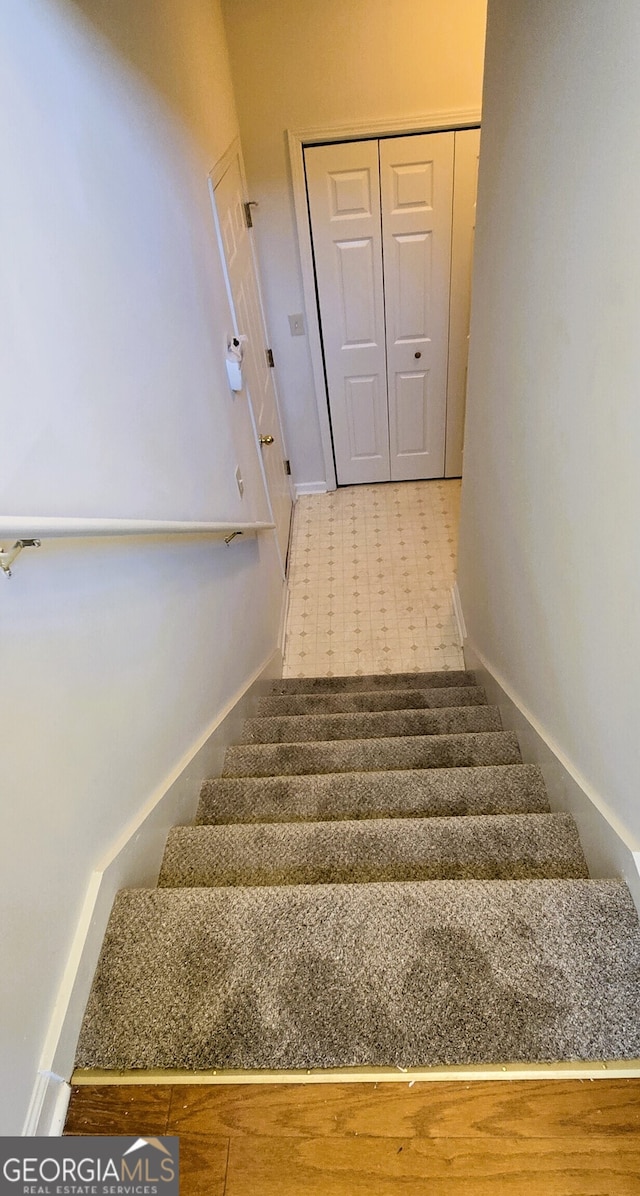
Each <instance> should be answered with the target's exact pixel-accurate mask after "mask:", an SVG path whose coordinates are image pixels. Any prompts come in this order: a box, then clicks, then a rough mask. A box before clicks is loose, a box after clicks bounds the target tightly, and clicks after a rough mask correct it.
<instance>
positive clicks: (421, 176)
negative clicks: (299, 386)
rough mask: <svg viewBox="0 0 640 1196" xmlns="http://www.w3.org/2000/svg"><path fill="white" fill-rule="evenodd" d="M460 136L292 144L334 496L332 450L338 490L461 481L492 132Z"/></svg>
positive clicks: (295, 138)
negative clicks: (480, 177)
mask: <svg viewBox="0 0 640 1196" xmlns="http://www.w3.org/2000/svg"><path fill="white" fill-rule="evenodd" d="M451 115H452V116H453V115H454V114H451ZM469 115H470V114H466V113H465V114H462V113H461V114H459V116H460V118H461V119H460V121H459V122H456V123H460V124H462V123H463V120H464V118H466V117H468V116H469ZM478 118H479V114H477V116H476V120H478ZM444 119H445V118H444V116H443V121H444ZM425 123H428V118H425ZM453 123H454V121H453V120H452V121H451V124H453ZM465 123H466V122H465ZM451 124H450V125H449V128H448V129H447V130H446V131H443V132H440V131H436V129H437V126H436V129H434V132H432V133H429V134H413V133H412V134H411V135H409V136H392V135H388V136H384V137H383V136H382V134H383V132H384V130H382V129H380V130H379V135H378V136H377V137H372V138H370V139H369V138H367V139H364V138H363V139H362V140H355V139H352V140H350V141H348V142H345V141H343V142H341V143H340V142H337V141H335V142H331V143H328V142H325V143H323V144H315V145H311V144H308V143H307V144H305V140H304V134H303V133H299V134H294V133H290V134H289V145H290V153H291V162H292V171H293V179H294V194H295V198H296V214H297V223H298V232H299V236H300V249H301V259H302V266H303V278H304V285H305V296H306V298H307V303H308V305H310V301H311V300H315V298H316V296H315V293H314V287H315V283H316V282H317V285H318V294H319V296H320V320H321V322H322V337H323V339H322V341H321V340H320V328H319V326H317V327H318V336H317V340H316V338H315V335H314V334H315V327H314V325H315V318H314V317H315V316H316V312H315V311H313V313H312V312H311V311H310V310H309V306H308V320H309V325H310V332H311V334H312V335H311V352H312V360H313V366H314V377H315V379H316V390H317V394H318V405H319V416H320V424H321V429H322V435H323V446H324V452H325V460H326V462H327V475H328V478H329V487H330V488H331V485H332V482H331V476H332V474H333V460H331V459H330V455H331V457H332V456H333V452H334V450H335V461H336V465H337V482H338V484H350V483H352V482H368V481H375V480H385V479H387V480H389V479H405V480H408V479H418V478H428V477H443V476H444V477H456V476H460V474H461V472H462V437H463V425H464V398H465V390H466V360H467V348H468V327H469V308H470V290H471V262H472V251H473V232H474V226H475V199H476V178H477V163H478V153H479V137H480V133H479V129H478V128H477V127H474V128H469V127H465V128H461V129H454V130H451ZM440 127H442V126H441V125H440ZM375 131H376V132H378V130H375ZM336 132H337V130H336ZM341 132H342V130H341ZM346 132H347V131H346V130H345V131H344V133H343V136H344V135H345V134H346ZM314 140H317V141H319V136H318V131H314ZM305 167H306V175H305ZM307 186H308V188H309V191H308V197H307V190H306V188H307ZM434 201H435V202H434ZM307 203H308V209H307ZM332 205H333V210H332ZM336 217H337V219H336ZM332 224H333V227H332ZM312 235H313V250H312V240H311V237H312ZM313 251H315V253H314V252H313ZM314 258H315V260H314ZM314 267H315V273H314ZM331 287H333V292H331ZM323 290H324V304H323ZM314 306H315V305H314ZM323 306H324V311H323ZM329 349H331V351H332V352H331V354H330V353H329V352H328V350H329ZM325 367H326V381H327V383H328V386H327V387H326V389H325V374H324V371H325ZM332 383H333V387H332ZM332 389H333V394H332ZM327 390H328V392H329V404H328V406H325V407H324V412H323V409H322V408H323V403H322V401H321V397H320V396H321V394H322V392H324V395H323V397H324V399H325V403H326V397H325V396H326V393H327ZM329 409H330V410H331V424H330V423H329V415H328V411H329Z"/></svg>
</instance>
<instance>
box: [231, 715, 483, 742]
mask: <svg viewBox="0 0 640 1196" xmlns="http://www.w3.org/2000/svg"><path fill="white" fill-rule="evenodd" d="M501 730H502V722H501V721H500V713H499V711H498V709H497V707H496V706H453V707H448V706H447V707H445V709H439V710H376V711H373V712H372V713H366V714H365V713H363V712H358V713H357V714H292V715H284V716H283V717H280V718H248V719H247V720H246V722H245V725H244V728H243V732H242V735H241V738H240V742H241V743H307V742H313V741H318V740H324V741H329V740H331V741H332V742H334V743H335V742H336V740H339V739H382V738H391V737H393V738H395V737H396V736H407V735H464V734H468V732H470V731H501Z"/></svg>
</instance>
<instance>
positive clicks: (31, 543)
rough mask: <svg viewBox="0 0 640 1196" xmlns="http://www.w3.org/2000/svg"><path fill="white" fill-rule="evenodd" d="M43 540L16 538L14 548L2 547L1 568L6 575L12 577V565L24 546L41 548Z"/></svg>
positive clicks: (0, 555) (0, 549)
mask: <svg viewBox="0 0 640 1196" xmlns="http://www.w3.org/2000/svg"><path fill="white" fill-rule="evenodd" d="M41 543H42V541H41V540H16V542H15V544H14V546H13V548H0V569H2V572H3V573H4V575H5V577H12V576H13V575H12V572H11V566H12V564H13V562H14V561H15V559H16V557H19V556H20V553H21V552H22V549H23V548H39V547H40V544H41Z"/></svg>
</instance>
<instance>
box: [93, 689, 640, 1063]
mask: <svg viewBox="0 0 640 1196" xmlns="http://www.w3.org/2000/svg"><path fill="white" fill-rule="evenodd" d="M269 688H270V693H269V694H268V695H266V696H265V697H264V698H263V699H262V700H261V701H260V703H259V704H258V714H257V715H256V717H255V718H253V719H251V720H249V721H248V723H247V725H246V726H245V730H244V733H243V736H242V738H243V740H244V742H242V743H240V744H236V745H234V746H233V747H230V748H229V749H228V750H227V753H226V756H225V761H224V770H223V774H224V775H223V777H222V778H216V779H212V780H210V781H207V782H205V783H204V785H203V787H202V792H201V799H200V806H199V809H198V815H197V824H196V826H194V827H177V828H175V829H174V830H173V831H172V832H171V833H170V835H169V839H168V842H167V848H166V852H165V857H164V860H163V864H162V871H161V876H160V881H159V886H158V887H157V888H156V889H151V890H145V889H139V890H125V891H124V892H122V893H120V894H119V895H118V898H117V899H116V902H115V905H114V909H113V912H112V916H111V919H110V922H109V926H108V929H107V934H106V937H105V942H104V946H103V950H102V953H101V956H100V961H99V964H98V968H97V971H96V976H95V979H94V983H93V987H92V990H91V995H90V998H89V1002H88V1006H87V1010H86V1014H85V1019H84V1023H83V1027H82V1032H81V1036H80V1042H79V1046H78V1056H77V1065H78V1066H79V1067H81V1068H82V1067H101V1068H118V1069H120V1068H123V1069H132V1068H180V1069H198V1068H247V1069H250V1068H269V1069H278V1068H311V1067H345V1066H351V1065H362V1066H364V1065H391V1066H393V1065H398V1066H401V1067H411V1066H421V1065H422V1066H429V1065H438V1064H447V1063H458V1064H471V1063H507V1062H510V1061H521V1062H523V1061H532V1062H533V1061H547V1060H548V1061H554V1060H570V1059H588V1060H599V1059H620V1058H632V1057H635V1056H637V1055H639V1054H640V927H639V925H638V918H637V915H636V911H635V909H634V906H633V903H632V901H631V897H630V894H629V892H628V890H627V888H626V886H625V885H624V884H623V883H622V882H621V881H618V880H606V881H602V880H589V879H588V874H587V868H586V863H585V860H584V856H583V853H582V849H581V847H580V844H579V840H578V837H577V832H576V828H575V825H574V823H573V821H572V819H571V818H570V817H569V816H567V815H564V814H552V813H551V812H550V811H549V802H548V798H547V794H546V790H545V786H544V781H543V777H542V774H541V772H540V769H538V768H536V767H535V766H533V765H529V764H523V763H522V762H521V756H520V749H519V747H518V741H517V737H516V736H515V735H514V734H513V733H511V732H505V731H503V730H501V729H500V726H501V724H500V720H499V717H498V714H497V711H496V710H494V709H493V708H491V707H489V706H487V705H486V700H485V699H484V694H483V693H482V691H479V690H478V688H477V687H476V686H475V678H474V676H473V674H470V673H466V672H458V673H445V672H443V673H441V674H437V673H436V674H434V673H429V674H422V675H418V676H416V675H415V674H400V675H398V674H396V675H393V674H387V675H385V676H383V677H360V678H353V677H349V678H337V677H334V678H311V679H293V680H288V681H280V682H274V683H272V684H271V686H270V687H269ZM438 694H442V695H443V699H444V700H442V701H441V700H440V699H439V697H435V698H434V695H438ZM403 695H406V698H407V704H406V705H404V704H403V701H402V698H403ZM450 697H451V698H452V699H454V700H449V698H450ZM265 740H267V741H266V742H265Z"/></svg>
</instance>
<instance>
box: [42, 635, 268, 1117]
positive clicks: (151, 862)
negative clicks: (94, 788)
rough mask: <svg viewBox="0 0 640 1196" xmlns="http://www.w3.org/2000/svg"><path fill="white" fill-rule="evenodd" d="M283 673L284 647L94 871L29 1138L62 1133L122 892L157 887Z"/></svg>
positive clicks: (59, 996)
mask: <svg viewBox="0 0 640 1196" xmlns="http://www.w3.org/2000/svg"><path fill="white" fill-rule="evenodd" d="M281 675H282V652H281V650H280V649H279V648H278V649H277V650H276V651H275V652H274V653H273V654H272V655H271V656H270V657H269V658H268V660H266V661H265V662H264V663H263V664H262V665H261V666H260V668H259V669H257V670H256V672H255V673H254V674H253V676H252V677H250V678H249V680H248V681H247V683H246V685H244V686H243V687H242V689H241V690H239V691H238V692H237V693H236V694H235V695H234V697H233V698H232V699H231V701H230V702H228V704H227V706H226V707H225V708H224V709H223V710H221V711H220V712H219V714H218V715H217V716H216V718H215V719H214V720H213V721H212V723H211V725H210V726H209V727H208V728H207V730H206V731H205V733H204V735H202V736H201V737H200V738H199V739H198V740H197V741H196V743H194V744H193V745H192V747H191V748H190V750H189V751H188V752H187V753H186V754H185V756H184V757H183V758H182V760H180V761H179V763H178V764H177V765H176V767H175V768H174V769H173V771H172V772H171V774H170V775H169V776H168V777H166V778H165V780H164V781H163V783H162V784H161V785H160V786H159V787H158V789H157V790H156V791H155V792H154V793H153V794H152V795H151V797H150V798H149V800H148V801H147V803H146V804H145V806H144V807H143V809H142V811H141V812H140V814H139V815H138V816H137V817H136V818H135V819H134V820H133V821H132V822H131V823H130V824H129V825H128V826H127V827H126V828H125V829H124V831H123V832H122V834H121V835H120V837H119V839H118V840H117V842H116V843H115V844H113V845H112V847H111V848H110V850H109V851H108V852H107V854H106V855H105V857H104V858H103V859H102V860H101V861H99V863H98V866H97V867H96V869H95V870H94V871H93V873H92V875H91V879H90V881H89V885H88V888H87V892H86V895H85V899H84V903H83V906H82V910H81V914H80V919H79V921H78V925H77V927H76V932H75V935H74V938H73V942H72V946H71V951H70V954H69V958H68V960H67V964H66V967H65V971H64V975H63V978H62V982H61V985H60V988H59V990H58V994H57V997H56V1001H55V1005H54V1009H53V1014H52V1017H51V1021H50V1023H49V1029H48V1032H47V1036H46V1039H45V1045H44V1048H43V1052H42V1058H41V1061H40V1067H39V1071H38V1076H37V1078H36V1082H35V1085H34V1088H33V1093H32V1098H31V1101H30V1104H29V1111H28V1113H27V1118H26V1121H25V1125H24V1128H23V1133H24V1134H27V1135H32V1134H37V1135H39V1136H52V1135H54V1134H57V1133H60V1132H61V1130H62V1125H63V1124H64V1115H65V1111H66V1106H64V1101H63V1096H62V1095H61V1091H62V1090H61V1087H60V1086H61V1085H62V1088H68V1084H67V1080H68V1079H69V1077H70V1076H71V1073H72V1071H73V1063H74V1057H75V1051H76V1045H77V1041H78V1035H79V1033H80V1027H81V1024H82V1017H83V1014H84V1009H85V1006H86V1003H87V999H88V996H89V991H90V989H91V983H92V980H93V975H94V972H95V969H96V965H97V962H98V956H99V954H100V949H101V947H102V941H103V938H104V934H105V930H106V926H107V922H108V920H109V914H110V913H111V907H112V905H113V900H114V897H115V895H116V893H117V892H118V890H119V889H122V888H126V887H147V886H148V887H153V886H154V885H155V884H156V881H157V879H158V873H159V871H160V864H161V861H162V853H163V851H164V845H165V842H166V838H167V834H168V832H169V830H170V829H171V827H173V826H179V825H180V824H185V823H190V822H192V821H193V818H194V815H195V812H196V807H197V804H198V798H199V793H200V786H201V784H202V781H203V780H204V779H205V778H206V777H211V776H219V775H220V773H221V772H222V762H223V759H224V753H225V751H226V749H227V747H228V746H229V744H231V743H234V742H237V740H238V737H239V733H240V729H241V727H242V724H243V722H244V720H245V718H248V717H250V715H251V713H252V711H253V708H254V706H255V702H256V699H257V698H258V697H259V696H260V694H261V692H263V691H264V689H265V687H266V683H267V682H268V681H269V680H271V679H273V678H276V677H280V676H281ZM67 1100H68V1095H67ZM63 1106H64V1107H63ZM55 1127H57V1128H55Z"/></svg>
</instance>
